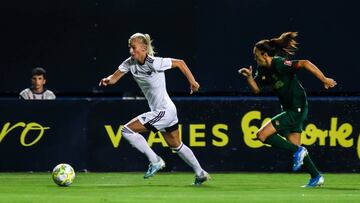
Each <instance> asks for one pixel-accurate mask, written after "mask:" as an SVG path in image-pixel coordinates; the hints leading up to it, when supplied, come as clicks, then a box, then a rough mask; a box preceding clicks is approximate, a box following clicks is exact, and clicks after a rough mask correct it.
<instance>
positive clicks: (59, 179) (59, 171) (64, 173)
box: [52, 163, 75, 186]
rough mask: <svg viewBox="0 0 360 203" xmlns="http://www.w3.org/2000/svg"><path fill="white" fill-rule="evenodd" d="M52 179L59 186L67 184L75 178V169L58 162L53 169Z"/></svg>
mask: <svg viewBox="0 0 360 203" xmlns="http://www.w3.org/2000/svg"><path fill="white" fill-rule="evenodd" d="M52 179H53V180H54V182H55V183H56V184H57V185H59V186H69V185H71V183H72V182H73V181H74V179H75V171H74V169H73V168H72V167H71V166H70V165H69V164H65V163H62V164H58V165H57V166H55V168H54V169H53V172H52Z"/></svg>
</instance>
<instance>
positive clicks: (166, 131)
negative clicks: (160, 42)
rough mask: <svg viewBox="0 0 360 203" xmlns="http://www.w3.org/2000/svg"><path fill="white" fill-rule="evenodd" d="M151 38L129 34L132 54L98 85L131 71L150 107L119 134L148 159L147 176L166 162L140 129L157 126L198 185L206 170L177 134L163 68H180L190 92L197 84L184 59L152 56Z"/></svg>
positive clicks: (152, 128) (154, 130)
mask: <svg viewBox="0 0 360 203" xmlns="http://www.w3.org/2000/svg"><path fill="white" fill-rule="evenodd" d="M151 42H152V41H151V38H150V36H149V35H148V34H142V33H135V34H134V35H132V36H131V37H130V39H129V48H130V54H131V57H129V58H128V59H126V60H125V61H124V62H123V63H122V64H121V65H120V66H119V67H118V69H117V70H116V71H115V72H114V73H113V74H112V75H109V76H108V77H106V78H103V79H102V80H101V81H100V83H99V85H100V86H107V85H113V84H115V83H116V82H117V81H119V79H120V78H121V77H122V76H124V75H125V74H126V73H127V72H129V71H130V72H131V74H132V75H133V77H134V79H135V81H136V82H137V84H138V85H139V87H140V89H141V90H142V92H143V93H144V95H145V98H146V99H147V101H148V104H149V107H150V111H149V112H146V113H143V114H141V115H139V116H137V117H136V118H134V119H132V120H131V121H130V122H128V123H127V124H126V125H125V126H124V128H123V129H122V131H121V132H122V136H123V137H124V138H125V139H126V140H127V141H129V142H130V144H131V145H132V146H133V147H135V148H136V149H138V150H139V151H140V152H142V153H144V154H145V155H146V156H147V158H148V159H149V162H150V164H149V169H148V171H147V172H145V175H144V178H149V177H151V176H153V175H154V174H155V173H156V172H157V171H159V170H160V169H162V168H164V167H165V162H164V161H163V160H162V159H161V158H160V157H159V156H158V155H157V154H156V153H155V152H154V151H153V150H152V149H151V148H150V147H149V145H148V144H147V142H146V140H145V139H144V137H143V136H142V135H140V134H139V133H141V132H146V131H149V130H151V131H153V132H157V131H159V130H160V131H161V132H162V134H163V135H164V139H165V140H166V142H167V144H168V145H169V147H170V148H171V149H172V150H174V151H176V152H177V154H179V156H180V157H181V158H182V159H183V160H184V161H185V162H186V163H187V164H188V165H189V166H190V167H192V168H193V170H194V172H195V181H194V185H201V184H202V183H203V182H205V181H206V180H208V179H209V174H208V173H207V172H206V171H205V170H204V169H202V167H201V166H200V164H199V162H198V160H197V159H196V157H195V155H194V153H193V152H192V151H191V149H190V148H189V147H187V146H186V145H185V144H184V143H182V142H181V140H180V138H179V131H178V118H177V112H176V107H175V105H174V103H173V102H172V101H171V99H170V97H169V95H168V93H167V91H166V83H165V74H164V71H165V70H168V69H171V68H179V69H180V70H181V72H182V73H183V74H184V75H185V76H186V78H187V79H188V81H189V83H190V94H192V93H193V92H197V91H198V89H199V87H200V85H199V84H198V83H197V82H196V80H195V78H194V76H193V75H192V73H191V71H190V70H189V68H188V67H187V65H186V64H185V62H184V61H183V60H179V59H172V58H161V57H154V50H153V47H152V45H151Z"/></svg>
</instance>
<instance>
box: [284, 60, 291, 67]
mask: <svg viewBox="0 0 360 203" xmlns="http://www.w3.org/2000/svg"><path fill="white" fill-rule="evenodd" d="M284 65H287V66H291V65H292V62H291V61H289V60H286V61H284Z"/></svg>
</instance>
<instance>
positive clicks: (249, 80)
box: [238, 66, 260, 94]
mask: <svg viewBox="0 0 360 203" xmlns="http://www.w3.org/2000/svg"><path fill="white" fill-rule="evenodd" d="M238 72H239V74H241V75H243V76H245V77H246V82H247V83H248V85H249V87H250V89H251V91H252V92H253V93H254V94H258V93H260V88H259V86H258V85H257V84H256V81H255V79H254V77H253V75H252V67H251V66H250V67H249V68H241V69H239V70H238Z"/></svg>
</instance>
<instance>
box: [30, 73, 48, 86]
mask: <svg viewBox="0 0 360 203" xmlns="http://www.w3.org/2000/svg"><path fill="white" fill-rule="evenodd" d="M45 83H46V80H45V78H44V76H43V75H34V76H32V78H31V84H32V87H33V89H34V90H42V89H43V88H44V85H45Z"/></svg>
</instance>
